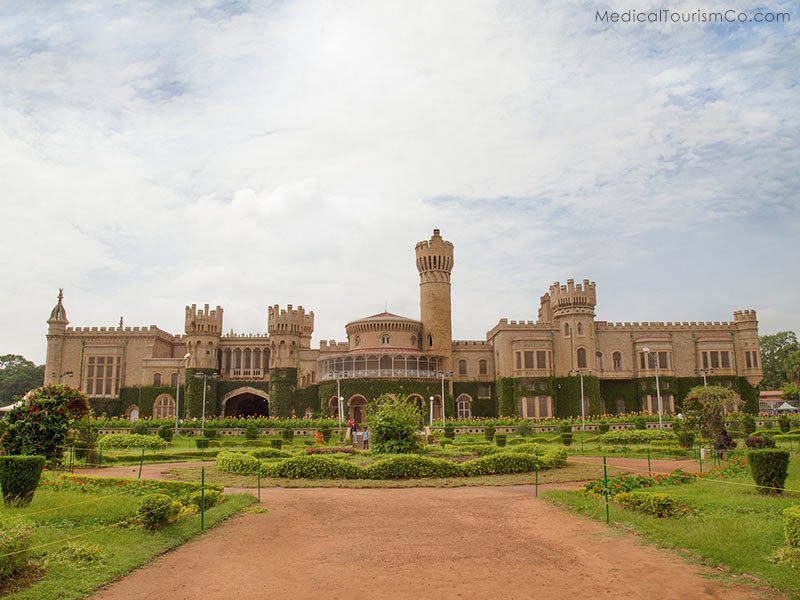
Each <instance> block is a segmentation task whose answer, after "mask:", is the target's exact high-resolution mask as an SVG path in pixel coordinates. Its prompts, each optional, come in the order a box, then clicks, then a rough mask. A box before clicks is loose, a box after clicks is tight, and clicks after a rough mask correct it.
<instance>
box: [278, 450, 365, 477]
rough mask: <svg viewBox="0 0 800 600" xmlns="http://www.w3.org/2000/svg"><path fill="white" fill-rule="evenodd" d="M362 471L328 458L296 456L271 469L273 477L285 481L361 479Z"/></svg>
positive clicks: (352, 465) (349, 464) (346, 463)
mask: <svg viewBox="0 0 800 600" xmlns="http://www.w3.org/2000/svg"><path fill="white" fill-rule="evenodd" d="M362 471H363V470H362V469H361V468H360V467H358V466H356V465H354V464H352V463H348V462H344V461H342V460H337V459H335V458H331V457H330V456H319V455H315V456H296V457H294V458H287V459H286V460H284V461H281V462H279V463H278V464H276V465H274V466H273V467H272V472H273V473H274V476H275V477H285V478H287V479H301V478H305V479H361V477H362Z"/></svg>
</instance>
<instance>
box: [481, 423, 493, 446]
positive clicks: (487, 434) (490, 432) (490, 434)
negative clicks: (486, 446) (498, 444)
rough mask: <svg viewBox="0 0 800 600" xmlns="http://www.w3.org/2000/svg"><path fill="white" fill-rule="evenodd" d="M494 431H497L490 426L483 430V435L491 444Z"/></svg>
mask: <svg viewBox="0 0 800 600" xmlns="http://www.w3.org/2000/svg"><path fill="white" fill-rule="evenodd" d="M494 431H495V429H494V427H492V426H491V425H488V426H486V427H484V428H483V435H484V436H485V437H486V439H487V440H489V441H490V442H491V441H492V440H493V439H494Z"/></svg>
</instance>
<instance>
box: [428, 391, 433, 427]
mask: <svg viewBox="0 0 800 600" xmlns="http://www.w3.org/2000/svg"><path fill="white" fill-rule="evenodd" d="M428 400H430V406H431V427H433V396H431V397H430V398H429V399H428Z"/></svg>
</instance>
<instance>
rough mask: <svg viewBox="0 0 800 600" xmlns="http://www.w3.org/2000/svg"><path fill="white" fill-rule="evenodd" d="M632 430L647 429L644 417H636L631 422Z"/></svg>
mask: <svg viewBox="0 0 800 600" xmlns="http://www.w3.org/2000/svg"><path fill="white" fill-rule="evenodd" d="M633 427H634V429H647V420H646V419H645V418H644V417H636V418H635V419H634V420H633Z"/></svg>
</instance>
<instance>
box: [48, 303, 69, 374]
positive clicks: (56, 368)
mask: <svg viewBox="0 0 800 600" xmlns="http://www.w3.org/2000/svg"><path fill="white" fill-rule="evenodd" d="M63 301H64V290H63V289H59V290H58V304H56V305H55V306H54V307H53V310H51V311H50V318H49V319H47V363H46V366H45V371H44V384H45V385H50V384H54V383H61V376H62V374H63V373H62V370H61V369H62V366H63V364H62V363H63V357H64V337H65V336H66V334H67V325H69V321H68V320H67V311H66V309H65V308H64V304H63Z"/></svg>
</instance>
